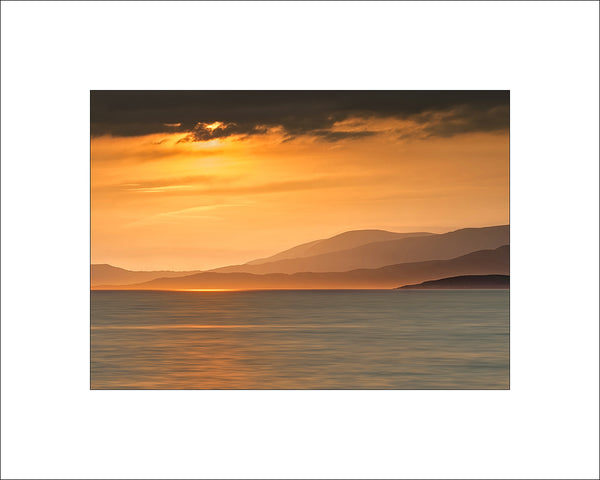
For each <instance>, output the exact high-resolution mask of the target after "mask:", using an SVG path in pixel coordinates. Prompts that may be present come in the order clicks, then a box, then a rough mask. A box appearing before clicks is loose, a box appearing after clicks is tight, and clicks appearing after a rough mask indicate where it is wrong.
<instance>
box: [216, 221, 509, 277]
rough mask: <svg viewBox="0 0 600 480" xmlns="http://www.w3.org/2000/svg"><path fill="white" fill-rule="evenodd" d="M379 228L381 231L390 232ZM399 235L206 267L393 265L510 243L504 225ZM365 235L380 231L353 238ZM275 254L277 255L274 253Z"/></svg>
mask: <svg viewBox="0 0 600 480" xmlns="http://www.w3.org/2000/svg"><path fill="white" fill-rule="evenodd" d="M379 232H381V233H385V234H391V233H392V232H383V231H379ZM354 233H356V232H348V234H346V235H348V236H350V235H349V234H354ZM401 235H404V237H402V238H396V239H393V240H385V241H374V242H369V243H366V244H363V245H359V246H356V247H353V248H344V247H342V248H343V249H341V250H336V251H330V252H328V253H322V254H319V255H311V256H302V257H300V258H286V259H281V260H276V261H265V262H264V263H260V264H258V265H257V264H255V263H254V262H251V263H250V264H245V265H232V266H228V267H222V268H216V269H213V270H210V271H212V272H221V273H231V272H245V273H255V274H266V273H297V272H344V271H349V270H355V269H357V268H377V267H383V266H385V265H395V264H399V263H407V262H421V261H426V260H446V259H450V258H454V257H457V256H459V255H465V254H467V253H469V252H474V251H477V250H483V249H489V248H498V247H500V246H502V245H507V244H509V243H510V227H509V226H508V225H503V226H498V227H485V228H464V229H461V230H456V231H454V232H449V233H444V234H437V235H436V234H427V233H425V234H401ZM406 235H409V236H406ZM415 235H417V236H415ZM339 237H340V236H338V237H333V238H331V239H329V240H323V241H321V242H322V243H320V244H319V243H317V244H315V245H312V246H311V247H310V248H309V249H303V250H302V252H303V255H305V254H306V253H307V252H308V251H309V250H310V251H313V249H315V248H317V247H320V246H323V245H325V246H326V245H328V244H329V245H330V244H333V243H334V242H336V240H337V239H339ZM369 237H370V238H376V237H379V238H381V235H377V236H375V235H373V236H371V235H369V236H364V237H361V236H356V237H355V239H356V240H358V238H364V239H365V240H367V238H369ZM351 238H352V237H351ZM330 242H331V243H330ZM336 243H337V242H336ZM339 243H342V242H339ZM354 243H356V242H354ZM292 250H293V249H292ZM287 252H288V254H289V253H290V252H291V250H288V251H287ZM283 253H285V252H283ZM280 255H281V254H280ZM275 257H277V255H276V256H275ZM275 257H271V258H275ZM267 260H268V259H267Z"/></svg>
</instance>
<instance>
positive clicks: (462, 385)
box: [91, 290, 509, 389]
mask: <svg viewBox="0 0 600 480" xmlns="http://www.w3.org/2000/svg"><path fill="white" fill-rule="evenodd" d="M508 387H509V292H508V290H443V291H410V290H409V291H404V290H402V291H397V290H396V291H395V290H281V291H243V292H159V291H92V292H91V388H93V389H506V388H508Z"/></svg>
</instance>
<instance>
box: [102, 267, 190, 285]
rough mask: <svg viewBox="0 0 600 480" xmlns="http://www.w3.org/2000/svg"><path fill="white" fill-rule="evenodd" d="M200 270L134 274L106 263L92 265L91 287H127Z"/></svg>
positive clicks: (134, 272)
mask: <svg viewBox="0 0 600 480" xmlns="http://www.w3.org/2000/svg"><path fill="white" fill-rule="evenodd" d="M200 271H201V270H193V271H187V272H175V271H171V270H156V271H151V272H144V271H141V272H136V271H132V270H125V269H124V268H119V267H113V266H112V265H108V264H106V263H96V264H92V266H91V269H90V277H91V283H92V287H93V286H95V285H128V284H132V283H140V282H147V281H148V280H153V279H155V278H167V277H182V276H184V275H191V274H193V273H198V272H200Z"/></svg>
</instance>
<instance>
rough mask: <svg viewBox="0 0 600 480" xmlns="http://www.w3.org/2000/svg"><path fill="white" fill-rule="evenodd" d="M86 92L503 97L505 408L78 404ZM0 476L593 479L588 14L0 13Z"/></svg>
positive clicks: (192, 7)
mask: <svg viewBox="0 0 600 480" xmlns="http://www.w3.org/2000/svg"><path fill="white" fill-rule="evenodd" d="M90 89H510V90H511V152H512V153H511V155H512V157H511V214H512V215H511V227H512V233H513V236H512V241H511V243H512V249H511V252H512V279H511V283H512V285H511V390H510V391H488V392H485V391H475V392H473V391H356V392H342V391H301V392H295V391H274V392H269V391H262V392H261V391H239V392H236V391H156V392H145V391H138V392H135V391H90V390H89V323H88V322H89V291H88V285H89V265H88V263H89V158H88V147H89V143H88V142H89V90H90ZM2 477H3V478H257V477H260V478H276V477H283V478H598V3H597V2H582V3H577V2H564V3H563V2H549V3H545V2H531V3H530V2H524V3H522V2H481V3H480V2H465V3H453V2H448V3H446V2H440V3H437V2H415V3H412V2H383V3H368V4H366V3H358V2H350V3H345V2H339V3H338V2H333V3H318V2H300V3H291V2H290V3H288V2H285V3H274V2H267V3H259V4H256V3H245V2H242V3H234V2H223V3H221V2H219V3H203V2H201V3H195V2H182V3H158V2H149V3H146V2H131V3H121V2H99V3H96V2H82V3H79V2H66V3H50V2H49V3H45V2H41V3H34V2H2Z"/></svg>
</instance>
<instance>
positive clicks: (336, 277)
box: [96, 245, 510, 290]
mask: <svg viewBox="0 0 600 480" xmlns="http://www.w3.org/2000/svg"><path fill="white" fill-rule="evenodd" d="M509 264H510V247H509V246H508V245H505V246H502V247H500V248H497V249H495V250H481V251H477V252H472V253H469V254H467V255H463V256H460V257H457V258H453V259H450V260H431V261H427V262H414V263H404V264H400V265H389V266H386V267H381V268H376V269H358V270H353V271H349V272H325V273H310V272H306V273H295V274H282V273H272V274H265V275H255V274H251V273H218V272H202V273H197V274H195V275H189V276H187V277H177V278H161V279H157V280H152V281H150V282H145V283H141V284H137V285H128V286H102V287H96V289H99V290H111V289H115V290H128V289H130V290H180V289H205V288H206V289H211V288H223V289H306V288H308V289H311V288H317V289H318V288H329V289H331V288H395V287H397V286H398V285H405V284H409V283H418V282H423V281H426V280H434V279H439V278H445V277H451V276H457V275H487V274H499V275H508V274H509V273H510V272H509Z"/></svg>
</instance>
